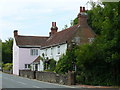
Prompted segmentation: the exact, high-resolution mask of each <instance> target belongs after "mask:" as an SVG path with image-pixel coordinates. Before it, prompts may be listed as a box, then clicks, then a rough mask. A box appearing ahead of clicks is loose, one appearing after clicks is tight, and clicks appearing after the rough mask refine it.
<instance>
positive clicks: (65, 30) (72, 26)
mask: <svg viewBox="0 0 120 90" xmlns="http://www.w3.org/2000/svg"><path fill="white" fill-rule="evenodd" d="M75 26H78V24H76V25H73V26H71V27H69V28H66V29H63V30H61V31H59V32H57V33H60V32H63V31H66V30H69V29H70V28H73V27H75ZM57 33H56V34H57Z"/></svg>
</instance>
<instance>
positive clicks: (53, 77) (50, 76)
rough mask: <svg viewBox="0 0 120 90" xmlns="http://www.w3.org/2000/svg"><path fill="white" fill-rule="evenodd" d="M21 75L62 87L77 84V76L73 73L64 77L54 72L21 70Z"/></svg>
mask: <svg viewBox="0 0 120 90" xmlns="http://www.w3.org/2000/svg"><path fill="white" fill-rule="evenodd" d="M19 75H20V76H22V77H26V78H30V79H37V80H40V81H44V82H50V83H58V84H62V85H74V84H75V77H74V76H75V74H74V73H73V72H68V74H66V75H62V74H57V73H54V72H40V71H30V70H20V73H19Z"/></svg>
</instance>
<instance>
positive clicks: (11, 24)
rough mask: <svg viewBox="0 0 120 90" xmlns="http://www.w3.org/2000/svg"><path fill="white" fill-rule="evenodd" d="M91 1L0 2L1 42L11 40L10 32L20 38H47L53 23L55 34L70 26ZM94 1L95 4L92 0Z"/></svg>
mask: <svg viewBox="0 0 120 90" xmlns="http://www.w3.org/2000/svg"><path fill="white" fill-rule="evenodd" d="M88 1H90V0H0V38H1V39H2V41H5V40H8V38H10V37H12V38H13V31H14V30H18V34H19V35H29V36H49V32H50V28H51V25H52V22H56V23H57V27H58V31H61V30H62V28H64V26H65V25H66V24H67V25H68V26H70V22H71V20H74V19H75V18H76V17H77V15H78V13H79V11H80V10H79V9H80V6H85V7H86V9H89V8H90V5H88V4H87V2H88ZM94 1H97V0H94Z"/></svg>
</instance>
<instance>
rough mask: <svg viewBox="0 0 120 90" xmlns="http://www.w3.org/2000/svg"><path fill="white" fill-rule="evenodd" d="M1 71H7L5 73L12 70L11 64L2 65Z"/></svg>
mask: <svg viewBox="0 0 120 90" xmlns="http://www.w3.org/2000/svg"><path fill="white" fill-rule="evenodd" d="M3 70H7V71H10V70H12V63H6V64H3Z"/></svg>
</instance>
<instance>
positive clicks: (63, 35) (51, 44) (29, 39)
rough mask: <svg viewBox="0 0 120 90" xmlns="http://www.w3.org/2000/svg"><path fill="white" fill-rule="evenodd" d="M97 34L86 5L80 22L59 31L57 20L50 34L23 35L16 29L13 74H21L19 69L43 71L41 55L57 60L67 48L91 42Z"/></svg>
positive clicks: (79, 18)
mask: <svg viewBox="0 0 120 90" xmlns="http://www.w3.org/2000/svg"><path fill="white" fill-rule="evenodd" d="M95 36H96V34H95V33H94V32H93V31H92V29H91V28H90V27H89V26H88V23H87V13H86V12H85V7H80V12H79V14H78V24H77V25H74V26H71V27H70V28H67V29H65V30H61V31H59V32H58V27H57V26H56V22H52V27H51V32H50V33H49V36H45V37H42V36H23V35H18V31H17V30H15V31H14V44H13V74H16V75H19V70H24V69H30V68H31V67H32V70H37V71H43V70H44V65H43V61H42V60H41V58H40V57H43V55H44V59H46V58H47V59H48V60H49V59H54V60H56V61H58V60H59V58H60V57H61V56H62V55H63V54H65V53H66V50H67V49H68V48H69V47H70V46H71V45H72V43H73V42H74V43H76V44H77V45H81V44H84V43H91V42H92V40H93V39H94V38H95Z"/></svg>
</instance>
